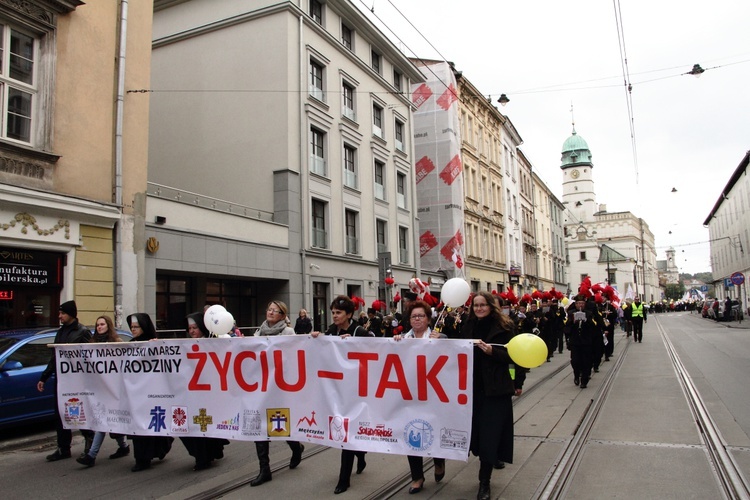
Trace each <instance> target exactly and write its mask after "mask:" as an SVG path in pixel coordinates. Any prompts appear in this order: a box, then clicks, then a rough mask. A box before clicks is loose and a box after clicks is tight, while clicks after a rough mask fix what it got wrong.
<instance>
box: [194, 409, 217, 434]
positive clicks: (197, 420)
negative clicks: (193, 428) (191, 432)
mask: <svg viewBox="0 0 750 500" xmlns="http://www.w3.org/2000/svg"><path fill="white" fill-rule="evenodd" d="M193 423H194V424H195V425H200V426H201V432H206V431H207V430H208V426H209V425H213V423H214V417H213V416H212V415H207V414H206V409H205V408H201V409H199V410H198V414H197V415H193Z"/></svg>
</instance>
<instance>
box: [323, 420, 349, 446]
mask: <svg viewBox="0 0 750 500" xmlns="http://www.w3.org/2000/svg"><path fill="white" fill-rule="evenodd" d="M328 439H330V440H331V441H336V442H337V443H348V442H349V419H348V418H347V417H342V416H340V415H335V416H329V417H328Z"/></svg>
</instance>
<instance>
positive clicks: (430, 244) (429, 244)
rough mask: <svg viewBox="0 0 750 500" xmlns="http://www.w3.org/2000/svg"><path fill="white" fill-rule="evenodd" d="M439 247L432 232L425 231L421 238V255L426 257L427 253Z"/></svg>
mask: <svg viewBox="0 0 750 500" xmlns="http://www.w3.org/2000/svg"><path fill="white" fill-rule="evenodd" d="M437 245H438V241H437V238H435V235H434V234H432V231H425V232H424V233H422V235H421V236H420V237H419V255H420V256H421V257H424V256H425V254H426V253H427V252H429V251H430V250H432V249H433V248H435V247H436V246H437Z"/></svg>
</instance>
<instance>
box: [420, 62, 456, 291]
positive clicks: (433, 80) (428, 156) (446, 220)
mask: <svg viewBox="0 0 750 500" xmlns="http://www.w3.org/2000/svg"><path fill="white" fill-rule="evenodd" d="M422 73H423V74H424V75H425V77H426V78H427V81H426V82H424V83H419V84H414V85H412V86H411V95H412V102H413V103H414V105H415V106H416V111H415V112H414V115H413V124H414V161H415V169H414V170H415V177H416V185H417V193H416V194H417V207H418V213H419V233H420V236H419V253H420V255H421V264H422V269H424V270H425V271H444V272H445V274H446V275H447V277H448V278H454V277H461V278H464V277H465V273H464V257H465V254H464V227H463V226H464V224H463V221H464V189H463V163H462V161H461V134H460V131H461V129H460V123H459V111H458V90H457V85H456V79H455V77H454V76H453V71H452V69H451V67H450V66H449V65H448V63H445V62H436V63H429V64H427V65H426V66H423V67H422Z"/></svg>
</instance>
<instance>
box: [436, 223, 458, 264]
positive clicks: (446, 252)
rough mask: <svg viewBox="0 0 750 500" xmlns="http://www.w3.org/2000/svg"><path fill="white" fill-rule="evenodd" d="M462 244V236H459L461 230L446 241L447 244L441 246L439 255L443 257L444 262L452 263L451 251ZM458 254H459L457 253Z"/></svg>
mask: <svg viewBox="0 0 750 500" xmlns="http://www.w3.org/2000/svg"><path fill="white" fill-rule="evenodd" d="M463 244H464V236H463V234H461V230H460V229H459V230H458V231H456V234H455V235H454V236H453V238H451V239H450V240H448V243H446V244H445V245H443V248H441V249H440V254H441V255H442V256H443V257H445V260H448V261H450V262H453V249H454V248H457V247H459V246H461V245H463ZM459 253H460V252H459Z"/></svg>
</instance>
